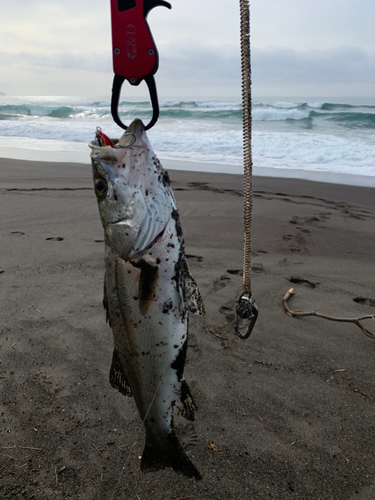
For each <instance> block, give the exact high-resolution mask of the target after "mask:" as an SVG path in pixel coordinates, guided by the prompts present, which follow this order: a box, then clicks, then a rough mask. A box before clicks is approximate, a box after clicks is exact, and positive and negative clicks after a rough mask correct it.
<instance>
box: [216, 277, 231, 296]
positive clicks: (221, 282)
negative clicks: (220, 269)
mask: <svg viewBox="0 0 375 500" xmlns="http://www.w3.org/2000/svg"><path fill="white" fill-rule="evenodd" d="M228 281H230V277H229V276H226V275H225V274H223V276H221V278H219V279H217V280H215V281H214V283H213V286H212V289H213V291H214V292H217V291H218V290H220V289H221V288H225V287H226V286H227V283H228Z"/></svg>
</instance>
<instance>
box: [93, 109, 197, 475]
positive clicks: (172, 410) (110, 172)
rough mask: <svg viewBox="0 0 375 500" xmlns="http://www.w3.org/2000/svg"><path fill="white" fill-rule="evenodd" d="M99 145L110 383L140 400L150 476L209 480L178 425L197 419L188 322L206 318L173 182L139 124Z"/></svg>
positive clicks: (144, 462) (96, 170)
mask: <svg viewBox="0 0 375 500" xmlns="http://www.w3.org/2000/svg"><path fill="white" fill-rule="evenodd" d="M103 135H104V134H103ZM89 146H90V147H91V150H92V151H91V155H90V156H91V162H92V172H93V182H94V190H95V194H96V198H97V202H98V207H99V214H100V218H101V222H102V225H103V229H104V240H105V257H104V260H105V279H104V299H103V304H104V308H105V311H106V318H107V321H108V322H109V325H110V327H111V328H112V332H113V338H114V352H113V358H112V366H111V369H110V377H109V378H110V384H111V385H112V387H114V388H115V389H117V390H118V391H119V392H120V393H122V394H124V395H128V396H131V395H133V397H134V400H135V403H136V406H137V408H138V411H139V415H140V418H141V420H142V423H143V426H144V428H145V447H144V451H143V454H142V459H141V470H142V471H144V472H148V471H157V470H160V469H163V468H165V467H171V468H173V469H174V470H175V471H176V472H178V473H181V474H184V475H185V476H188V477H194V478H196V479H200V478H201V475H200V473H199V471H198V469H197V468H196V466H195V465H194V464H193V463H192V461H191V460H190V458H189V457H188V455H187V454H186V452H185V450H184V448H183V446H182V445H181V443H180V441H179V439H178V437H177V435H176V432H175V429H174V424H173V418H174V416H175V415H176V414H180V415H182V416H183V417H185V418H186V419H188V420H194V412H195V410H196V404H195V401H194V399H193V396H192V394H191V392H190V389H189V386H188V384H187V382H186V380H185V378H184V375H183V372H184V365H185V360H186V351H187V342H188V315H189V312H191V313H194V314H199V315H203V314H204V305H203V301H202V297H201V295H200V292H199V289H198V286H197V283H196V281H195V279H194V278H193V277H192V275H191V273H190V270H189V266H188V262H187V258H186V255H185V247H184V238H183V233H182V228H181V223H180V219H179V213H178V210H177V205H176V200H175V197H174V194H173V191H172V189H171V187H170V180H169V175H168V172H167V171H166V170H165V169H164V168H163V167H162V165H161V163H160V161H159V160H158V158H157V156H156V155H155V153H154V151H153V149H152V146H151V144H150V142H149V140H148V137H147V135H146V131H145V127H144V125H143V123H142V121H141V120H139V119H136V120H134V121H133V123H131V125H130V126H129V127H128V128H127V129H126V131H125V133H124V135H123V136H122V137H121V138H120V139H119V140H113V139H111V140H108V138H107V137H106V136H105V137H104V139H103V138H102V134H101V131H100V129H99V130H97V133H96V138H95V140H94V141H92V142H91V143H90V144H89Z"/></svg>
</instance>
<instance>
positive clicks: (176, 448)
mask: <svg viewBox="0 0 375 500" xmlns="http://www.w3.org/2000/svg"><path fill="white" fill-rule="evenodd" d="M165 467H171V468H172V469H173V470H175V471H176V472H178V473H179V474H183V475H184V476H187V477H194V478H195V479H202V476H201V475H200V473H199V471H198V469H197V468H196V467H195V465H194V464H193V462H192V461H191V460H190V458H189V457H188V455H187V454H186V452H185V450H184V449H183V447H182V446H181V443H180V442H179V440H178V438H177V436H176V434H175V432H174V431H173V430H172V432H171V433H170V434H169V435H168V436H167V439H166V442H165V444H164V446H160V445H157V444H156V443H154V442H153V440H152V438H151V437H150V436H146V445H145V449H144V451H143V455H142V460H141V470H142V471H143V472H153V471H157V470H161V469H164V468H165Z"/></svg>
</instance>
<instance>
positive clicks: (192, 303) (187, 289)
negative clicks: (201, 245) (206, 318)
mask: <svg viewBox="0 0 375 500" xmlns="http://www.w3.org/2000/svg"><path fill="white" fill-rule="evenodd" d="M179 264H180V266H179V286H180V290H181V294H182V300H183V302H184V305H185V307H186V309H188V310H189V311H190V312H192V313H193V314H198V315H199V316H203V315H204V314H205V310H204V304H203V300H202V297H201V294H200V291H199V289H198V285H197V282H196V281H195V279H194V278H193V276H192V275H191V273H190V269H189V265H188V263H187V260H186V257H185V255H183V256H182V257H181V259H180V262H179Z"/></svg>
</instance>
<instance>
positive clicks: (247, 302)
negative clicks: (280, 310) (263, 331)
mask: <svg viewBox="0 0 375 500" xmlns="http://www.w3.org/2000/svg"><path fill="white" fill-rule="evenodd" d="M258 314H259V310H258V307H257V305H256V304H255V301H254V300H253V299H252V298H250V297H246V296H245V295H244V294H242V295H241V297H240V298H239V299H238V302H237V308H236V323H235V326H234V331H235V333H236V335H238V337H240V339H242V340H246V339H247V338H249V337H250V335H251V332H252V331H253V328H254V326H255V323H256V320H257V318H258ZM244 322H245V326H243V323H244ZM243 332H244V333H243Z"/></svg>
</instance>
